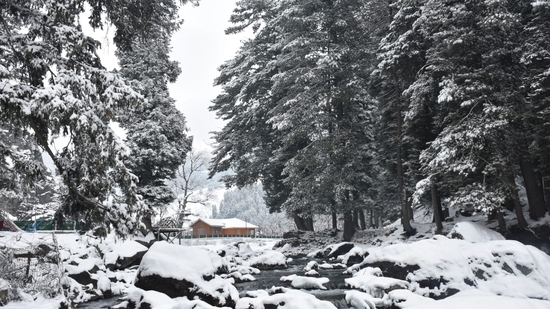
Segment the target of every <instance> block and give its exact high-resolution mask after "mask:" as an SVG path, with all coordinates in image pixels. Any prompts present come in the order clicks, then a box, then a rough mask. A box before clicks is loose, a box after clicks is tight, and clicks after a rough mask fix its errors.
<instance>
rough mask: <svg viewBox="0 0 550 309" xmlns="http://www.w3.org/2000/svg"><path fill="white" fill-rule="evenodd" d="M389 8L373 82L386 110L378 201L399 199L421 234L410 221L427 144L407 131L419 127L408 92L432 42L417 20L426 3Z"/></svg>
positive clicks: (404, 214)
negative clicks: (410, 116)
mask: <svg viewBox="0 0 550 309" xmlns="http://www.w3.org/2000/svg"><path fill="white" fill-rule="evenodd" d="M388 9H389V10H390V11H391V13H390V15H392V16H393V19H392V21H391V23H390V25H389V27H388V31H387V34H386V35H385V37H384V38H383V39H382V40H381V41H380V44H379V51H378V59H379V61H380V63H379V64H378V69H377V70H375V71H374V72H373V78H374V82H373V86H372V88H373V92H374V94H375V95H376V96H377V98H378V100H379V102H380V115H381V118H380V120H379V121H378V138H379V143H380V147H379V155H378V158H379V159H378V161H377V164H379V165H380V168H382V170H383V172H382V173H380V176H379V177H380V179H379V181H378V183H379V184H380V187H381V188H380V189H379V190H378V191H379V195H378V199H377V200H378V203H382V204H386V203H388V201H397V204H398V205H399V209H400V213H401V222H402V224H403V227H404V230H405V232H406V233H407V234H409V235H411V234H414V233H415V230H414V229H413V227H412V226H411V224H410V221H411V220H412V209H411V201H410V197H411V195H412V193H411V191H412V190H411V185H412V184H413V183H415V178H416V175H415V171H417V168H416V166H415V161H417V152H418V149H419V147H421V146H419V145H415V144H419V142H416V143H415V138H413V136H411V135H410V134H407V133H409V132H412V131H414V130H413V129H412V127H413V126H412V125H410V126H409V128H410V129H409V130H407V127H406V124H405V123H404V122H405V116H406V114H407V113H408V112H409V98H408V97H407V96H406V95H405V94H404V91H405V90H406V89H408V88H409V86H410V85H411V84H412V83H413V82H415V78H416V74H417V72H418V70H419V69H420V68H421V67H422V66H423V65H424V64H425V59H424V55H425V49H426V47H425V45H426V42H425V38H424V37H423V35H422V33H421V32H420V31H419V29H418V27H417V26H416V25H415V23H416V22H417V20H418V19H419V18H420V16H421V2H419V1H409V0H403V1H396V2H394V3H393V4H392V5H390V7H389V8H388ZM393 12H395V14H393ZM425 86H427V85H425ZM422 89H425V88H422ZM425 131H426V130H422V132H424V133H425ZM395 179H397V182H395ZM388 206H389V205H388ZM386 207H387V206H386Z"/></svg>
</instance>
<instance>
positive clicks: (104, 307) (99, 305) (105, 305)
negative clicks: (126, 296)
mask: <svg viewBox="0 0 550 309" xmlns="http://www.w3.org/2000/svg"><path fill="white" fill-rule="evenodd" d="M121 302H122V300H121V299H120V298H119V297H111V298H106V299H99V300H94V301H90V302H87V303H81V304H78V305H76V306H75V308H78V309H109V308H111V307H112V306H115V305H118V304H120V303H121Z"/></svg>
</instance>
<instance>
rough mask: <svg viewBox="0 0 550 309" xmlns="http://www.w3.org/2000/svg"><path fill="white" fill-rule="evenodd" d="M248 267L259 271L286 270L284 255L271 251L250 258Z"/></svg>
mask: <svg viewBox="0 0 550 309" xmlns="http://www.w3.org/2000/svg"><path fill="white" fill-rule="evenodd" d="M248 265H249V266H252V267H255V268H258V269H260V270H265V269H282V268H287V264H286V257H285V256H284V254H282V253H281V252H278V251H273V250H266V251H264V252H263V253H262V254H260V255H259V256H255V257H253V258H251V259H250V260H249V261H248Z"/></svg>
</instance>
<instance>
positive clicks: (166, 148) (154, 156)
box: [117, 20, 192, 232]
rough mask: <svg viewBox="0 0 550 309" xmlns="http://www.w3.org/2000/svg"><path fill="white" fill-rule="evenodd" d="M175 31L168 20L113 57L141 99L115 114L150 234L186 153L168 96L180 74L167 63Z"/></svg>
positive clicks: (181, 123)
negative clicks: (165, 24)
mask: <svg viewBox="0 0 550 309" xmlns="http://www.w3.org/2000/svg"><path fill="white" fill-rule="evenodd" d="M167 22H168V21H167ZM166 28H168V29H170V30H169V31H166V30H165V29H166ZM176 29H177V23H176V21H175V20H173V24H172V25H170V26H167V27H164V28H163V29H161V31H159V32H158V33H157V35H156V36H155V37H154V38H150V39H147V40H145V39H139V38H138V39H136V40H135V42H134V43H133V44H132V50H129V51H120V52H117V55H118V57H119V59H120V67H121V73H122V75H123V76H124V77H125V78H127V79H128V80H132V81H133V82H134V84H135V85H138V87H139V89H140V93H141V94H142V95H143V96H144V97H145V99H146V101H145V102H143V103H142V104H140V105H139V106H137V107H136V108H134V109H133V110H132V111H131V112H129V113H127V114H125V115H121V117H120V118H119V122H120V125H121V127H123V128H124V129H126V130H127V136H126V143H127V145H128V147H129V148H130V156H129V160H128V163H127V164H128V166H129V167H130V169H131V170H132V172H133V173H134V174H136V176H137V177H138V179H139V181H138V192H139V194H140V195H141V196H142V197H143V200H144V202H145V203H146V205H147V207H148V208H147V212H146V214H145V216H144V221H143V222H144V224H145V226H146V229H147V230H151V229H152V222H151V218H152V216H153V215H154V214H155V212H158V210H159V208H162V207H166V206H168V204H170V203H171V202H172V201H174V199H175V195H174V193H173V190H172V188H170V186H169V184H168V183H167V182H168V181H171V180H175V178H176V171H177V169H178V167H179V166H180V165H182V164H183V163H184V162H185V158H186V154H187V152H189V151H190V150H191V143H192V138H191V137H188V135H187V131H188V129H187V126H186V121H185V117H184V116H183V114H182V113H181V112H180V111H179V110H177V109H176V106H175V101H174V99H172V98H171V97H170V93H169V92H168V83H169V82H175V81H176V79H177V77H178V75H179V74H180V73H181V70H180V68H179V66H178V63H177V62H175V61H171V60H170V59H169V52H170V38H171V33H172V32H173V31H175V30H176ZM144 232H145V231H144Z"/></svg>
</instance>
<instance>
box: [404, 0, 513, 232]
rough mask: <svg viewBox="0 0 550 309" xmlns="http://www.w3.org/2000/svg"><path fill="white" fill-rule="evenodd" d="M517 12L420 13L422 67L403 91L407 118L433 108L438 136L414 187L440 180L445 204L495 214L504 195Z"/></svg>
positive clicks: (440, 9)
mask: <svg viewBox="0 0 550 309" xmlns="http://www.w3.org/2000/svg"><path fill="white" fill-rule="evenodd" d="M518 6H519V5H517V3H516V2H515V1H480V2H468V1H427V2H426V4H425V5H424V6H423V13H422V17H421V18H420V19H419V21H418V25H419V27H420V28H421V31H422V33H424V35H426V40H428V41H429V44H430V45H429V49H428V50H427V52H426V66H424V67H423V68H422V70H421V71H420V72H419V74H418V75H417V78H416V80H415V82H414V83H413V85H411V87H410V88H409V89H408V93H409V94H410V96H411V111H412V112H411V115H410V116H411V118H414V117H417V116H418V115H420V114H419V113H417V112H416V111H417V110H419V109H420V107H421V106H424V105H432V106H433V110H434V111H435V112H434V113H433V118H434V126H435V133H436V134H437V136H436V137H435V139H434V140H433V141H431V143H430V144H429V147H428V148H427V149H425V150H424V151H423V152H422V154H421V164H422V170H423V171H424V172H425V173H426V174H427V175H428V178H427V179H426V180H425V181H423V182H421V183H420V185H419V186H418V188H419V190H425V189H426V188H429V187H433V185H434V184H435V183H436V182H437V181H438V180H435V179H439V180H442V181H443V182H444V183H445V184H446V186H448V189H449V191H450V192H449V194H450V205H461V206H470V207H473V208H475V209H478V210H483V211H485V212H487V213H495V214H497V215H501V210H502V206H503V205H504V202H505V200H506V197H507V196H508V195H510V194H511V193H509V192H510V190H511V188H510V185H509V184H510V182H509V181H508V180H507V179H509V177H508V176H506V175H510V169H511V168H512V167H513V164H512V159H511V157H510V153H509V145H510V144H516V143H517V142H518V140H514V139H511V138H510V134H509V131H510V130H513V127H511V126H510V121H511V116H512V115H513V110H514V108H515V106H517V105H518V104H520V102H521V98H520V95H519V94H520V92H519V89H520V83H519V82H520V81H519V79H518V75H521V68H520V66H519V62H518V54H517V52H516V50H517V42H518V41H519V37H518V34H519V30H520V29H521V24H520V20H521V19H520V16H519V12H521V10H520V9H519V8H518ZM502 37H507V38H508V39H507V40H505V42H503V41H502V40H501V39H500V38H502ZM514 38H515V39H514ZM427 89H429V91H428V92H427V91H426V90H427ZM426 93H427V94H428V96H426ZM427 183H431V184H432V185H430V186H426V185H425V184H427ZM512 190H515V188H512ZM501 223H503V221H502V220H501Z"/></svg>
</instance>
